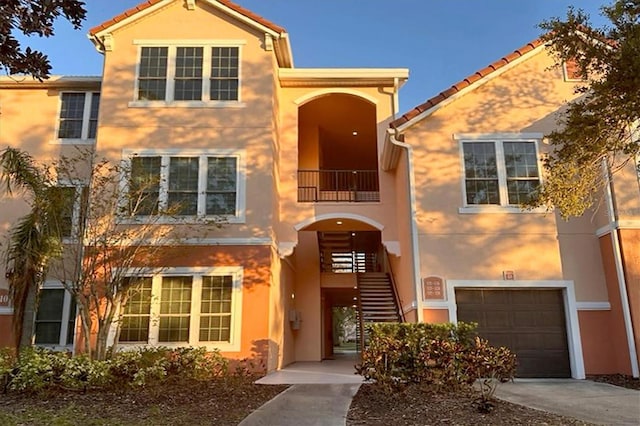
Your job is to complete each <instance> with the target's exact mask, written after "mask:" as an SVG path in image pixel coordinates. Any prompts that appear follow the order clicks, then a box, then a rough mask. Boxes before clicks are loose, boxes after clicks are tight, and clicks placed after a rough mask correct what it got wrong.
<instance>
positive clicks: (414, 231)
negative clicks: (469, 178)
mask: <svg viewBox="0 0 640 426" xmlns="http://www.w3.org/2000/svg"><path fill="white" fill-rule="evenodd" d="M394 102H395V101H394ZM387 132H388V136H389V141H390V142H391V143H392V144H393V145H395V146H397V147H399V148H404V149H406V150H407V168H408V172H409V195H410V200H411V205H410V213H409V215H410V216H411V217H410V218H409V223H410V226H411V252H412V255H413V280H414V284H415V296H416V309H417V317H418V322H424V313H423V310H422V297H421V292H422V291H421V289H420V251H419V246H418V225H417V223H416V191H415V188H416V180H415V174H414V170H413V147H412V146H411V145H409V144H407V143H404V142H402V141H400V140H398V139H397V138H398V137H399V135H398V131H397V130H396V129H393V130H392V129H387Z"/></svg>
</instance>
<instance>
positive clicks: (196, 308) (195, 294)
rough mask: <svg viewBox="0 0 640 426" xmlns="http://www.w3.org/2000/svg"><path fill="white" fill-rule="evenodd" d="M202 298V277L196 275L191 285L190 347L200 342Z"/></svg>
mask: <svg viewBox="0 0 640 426" xmlns="http://www.w3.org/2000/svg"><path fill="white" fill-rule="evenodd" d="M201 298H202V275H194V276H193V281H192V284H191V312H190V314H189V345H197V344H198V341H199V340H200V300H201Z"/></svg>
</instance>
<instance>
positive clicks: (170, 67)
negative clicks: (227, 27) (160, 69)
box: [128, 39, 247, 108]
mask: <svg viewBox="0 0 640 426" xmlns="http://www.w3.org/2000/svg"><path fill="white" fill-rule="evenodd" d="M246 43H247V41H246V40H198V39H193V40H143V39H138V40H133V44H134V45H136V46H138V56H137V61H136V75H135V79H134V88H133V100H132V101H131V102H129V103H128V106H129V107H130V108H166V107H179V108H244V107H245V106H246V104H245V103H244V102H242V47H243V46H244V45H245V44H246ZM143 47H167V48H168V58H167V76H166V79H167V84H166V86H165V100H163V101H161V100H158V101H147V100H140V99H138V88H139V86H138V83H139V75H140V57H141V55H142V48H143ZM178 47H202V48H203V61H202V100H200V101H174V100H173V95H174V83H175V81H174V75H175V59H176V51H177V48H178ZM212 47H237V48H238V99H236V100H230V101H212V100H209V88H210V85H211V81H210V74H211V48H212Z"/></svg>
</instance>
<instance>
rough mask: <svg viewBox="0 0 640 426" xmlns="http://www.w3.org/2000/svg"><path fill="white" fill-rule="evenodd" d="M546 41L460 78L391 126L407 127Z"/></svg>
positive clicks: (526, 46)
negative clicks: (424, 114) (427, 112)
mask: <svg viewBox="0 0 640 426" xmlns="http://www.w3.org/2000/svg"><path fill="white" fill-rule="evenodd" d="M543 44H544V41H543V40H542V39H536V40H533V41H532V42H530V43H527V44H525V45H524V46H522V47H520V48H519V49H516V50H514V51H513V52H512V53H510V54H508V55H506V56H504V57H503V58H501V59H499V60H497V61H495V62H494V63H492V64H491V65H488V66H486V67H484V68H482V69H481V70H478V71H476V72H475V73H473V74H471V75H469V76H467V77H466V78H464V79H462V80H460V81H459V82H457V83H455V84H454V85H453V86H451V87H449V88H448V89H447V90H445V91H443V92H440V93H438V94H437V95H436V96H434V97H432V98H430V99H427V100H426V101H425V102H423V103H422V104H420V105H418V106H417V107H415V108H413V109H412V110H410V111H408V112H407V113H405V114H403V115H402V117H400V118H397V119H395V120H393V121H392V122H391V123H389V127H391V128H392V129H399V128H400V127H406V126H407V125H408V124H410V123H411V122H413V121H417V120H419V119H420V118H421V116H422V114H423V113H424V112H425V111H428V110H431V109H432V108H434V107H436V106H438V105H439V104H441V103H442V102H444V101H445V100H446V99H449V98H451V97H452V96H454V95H455V94H457V93H459V92H460V91H462V90H463V89H466V88H468V87H470V86H471V85H473V84H475V83H478V82H479V81H481V80H483V79H485V78H486V77H487V76H489V75H490V74H493V73H494V72H496V71H497V70H499V69H501V68H503V67H505V66H506V65H508V64H510V63H512V62H513V61H515V60H517V59H519V58H521V57H523V56H525V55H527V54H528V53H530V52H532V51H533V50H535V49H537V48H538V47H540V46H542V45H543Z"/></svg>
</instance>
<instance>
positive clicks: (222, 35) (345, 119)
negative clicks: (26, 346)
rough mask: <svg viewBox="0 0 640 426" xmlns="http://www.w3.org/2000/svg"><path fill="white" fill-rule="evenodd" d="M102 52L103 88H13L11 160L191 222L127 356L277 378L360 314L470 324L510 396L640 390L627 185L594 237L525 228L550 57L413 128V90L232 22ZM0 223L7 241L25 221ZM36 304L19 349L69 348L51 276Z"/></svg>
mask: <svg viewBox="0 0 640 426" xmlns="http://www.w3.org/2000/svg"><path fill="white" fill-rule="evenodd" d="M90 39H91V40H92V41H93V43H94V44H95V45H96V48H97V50H98V51H99V52H100V53H101V54H103V56H104V72H103V74H102V75H101V76H99V77H84V78H79V77H52V78H51V79H49V80H47V81H45V82H42V83H40V82H35V81H31V80H28V79H13V78H8V77H2V78H0V105H1V108H2V115H0V143H1V144H2V145H3V146H6V145H10V146H18V147H20V148H23V149H25V150H27V151H28V152H29V153H31V154H32V155H34V156H35V157H36V158H38V159H42V160H47V159H55V158H58V157H59V156H60V155H68V154H69V153H71V152H74V151H76V150H78V149H82V150H90V151H95V153H96V154H97V155H98V156H99V157H100V158H103V157H104V158H107V159H109V160H110V161H112V162H114V163H117V162H122V164H125V165H127V170H129V171H130V173H131V174H132V175H135V176H143V175H144V176H147V177H149V176H150V177H156V178H157V182H158V184H157V186H156V187H155V189H154V190H153V191H152V192H153V195H154V196H155V197H156V198H157V200H156V201H155V204H154V206H155V207H151V209H154V208H156V209H161V208H164V207H171V206H172V205H178V204H179V205H180V206H181V207H182V209H181V210H180V211H179V212H178V213H177V214H176V215H175V216H174V217H172V218H170V219H169V218H168V219H167V220H165V221H163V223H162V225H163V226H169V227H173V228H174V229H176V232H177V233H179V234H180V235H181V237H180V238H179V239H176V240H175V241H174V243H172V244H168V243H167V244H166V247H163V249H162V252H163V253H162V255H161V256H160V257H159V258H158V260H157V261H156V263H158V264H154V265H149V266H150V267H152V266H153V267H156V269H155V271H156V272H149V273H148V274H147V275H146V276H144V277H143V278H144V283H143V286H144V291H143V294H145V295H146V296H145V297H148V303H144V301H142V300H141V299H140V300H137V303H138V304H137V305H136V306H137V308H136V309H135V310H134V309H133V308H131V307H129V308H125V309H124V311H123V312H122V315H123V319H124V320H122V321H121V328H122V329H121V330H120V334H119V342H117V343H118V346H119V347H122V348H126V347H138V346H141V345H155V344H161V345H163V346H185V345H193V346H206V347H208V348H218V349H220V350H221V351H222V352H223V353H224V354H225V355H226V356H229V357H232V358H245V357H255V358H257V359H260V360H261V361H263V362H264V365H265V367H266V368H267V369H268V370H276V369H278V368H281V367H283V366H285V365H287V364H290V363H292V362H295V361H320V360H322V359H325V358H330V357H331V356H332V354H333V348H334V344H335V343H336V337H335V336H334V335H333V331H332V312H333V309H334V308H336V307H354V308H355V309H356V311H357V312H358V324H359V327H360V326H361V325H362V324H363V323H364V322H367V321H401V320H403V321H410V322H416V321H424V322H443V321H458V320H464V321H476V322H478V323H479V324H480V332H481V334H483V335H485V336H487V337H488V338H489V339H490V341H492V342H493V343H494V344H504V345H508V346H510V347H512V348H513V349H514V350H515V351H516V353H517V354H518V356H519V360H520V367H519V368H520V369H519V374H520V375H521V376H530V377H575V378H584V377H585V374H590V373H592V374H601V373H624V374H633V375H635V376H637V375H638V352H637V346H638V345H640V340H639V337H638V336H639V335H638V330H640V302H639V300H640V258H639V255H640V254H639V253H640V194H639V193H638V176H637V172H636V171H635V170H634V168H633V167H632V166H631V165H630V166H629V168H628V170H624V171H623V172H621V173H619V174H617V175H616V176H615V177H614V181H613V182H612V185H611V187H610V188H609V189H610V190H608V191H607V193H606V194H603V197H602V200H603V203H602V205H601V206H600V207H599V208H598V209H597V210H595V211H593V212H592V213H591V214H589V215H585V217H582V218H578V219H572V220H570V221H568V222H566V221H563V220H562V219H560V217H559V215H557V214H556V213H554V212H545V211H536V210H534V211H522V210H521V209H520V208H519V207H518V205H519V204H520V202H521V201H523V199H524V196H525V195H526V193H527V192H528V191H530V190H531V189H532V188H534V187H535V186H536V185H538V184H539V182H540V180H541V179H544V177H543V176H541V163H540V158H541V155H543V154H544V152H545V150H547V149H548V147H547V145H546V144H545V139H544V135H545V134H547V133H549V132H550V131H551V130H553V128H554V126H555V125H556V124H555V123H556V118H557V116H558V113H559V112H561V111H562V108H563V106H565V105H566V102H567V101H568V100H569V101H570V100H571V99H573V98H574V97H575V96H576V95H575V94H574V87H575V84H577V82H576V81H575V80H574V79H572V78H569V77H571V76H570V75H568V73H567V71H566V69H563V68H555V69H550V66H551V65H553V60H552V58H551V56H550V55H549V54H548V52H547V50H546V48H545V46H544V45H542V44H541V43H540V42H539V41H535V42H532V43H531V44H529V45H527V46H524V47H522V48H521V49H518V50H517V51H515V52H513V53H512V54H510V55H507V56H505V58H502V59H501V60H500V61H497V62H496V63H494V64H492V65H491V66H489V67H487V68H485V69H483V70H480V71H478V72H476V73H475V74H472V75H470V76H469V77H468V78H467V79H465V80H463V81H461V82H459V83H457V84H455V85H454V86H452V87H451V88H449V89H448V90H446V91H444V92H442V93H440V94H439V95H438V96H436V97H434V98H431V99H429V100H428V101H427V102H425V103H424V104H422V105H419V106H417V107H416V108H415V109H414V110H412V111H409V112H408V113H406V114H404V115H401V114H400V112H399V111H398V96H399V93H398V92H399V89H400V88H401V86H402V85H403V83H404V82H405V81H406V80H407V78H408V74H409V72H408V70H407V69H402V68H397V69H369V68H362V69H308V68H296V67H294V64H293V58H292V54H291V48H290V44H289V37H288V34H287V32H286V30H285V29H284V28H282V27H280V26H278V25H275V24H273V23H271V22H269V21H268V20H266V19H264V18H262V17H260V16H257V15H255V14H253V13H251V12H250V11H248V10H246V9H244V8H242V7H241V6H239V5H237V4H235V3H232V2H230V1H227V0H197V1H196V0H188V1H178V0H149V1H147V2H145V3H142V4H141V5H139V6H138V7H137V8H135V9H132V10H129V11H126V12H124V13H123V14H121V15H119V16H117V17H114V18H113V19H112V20H110V21H108V22H105V23H103V24H102V25H99V26H98V27H95V28H93V29H91V31H90ZM123 180H124V181H126V180H127V179H126V178H123ZM78 185H80V186H82V185H83V184H82V183H80V184H78ZM122 190H123V191H125V192H126V191H127V187H126V185H124V186H123V189H122ZM2 203H3V204H4V208H3V211H2V216H0V223H1V225H2V229H3V230H4V231H7V230H8V229H9V228H10V226H11V224H12V223H13V222H14V221H15V220H16V218H17V217H19V216H20V215H21V214H23V213H24V212H25V209H26V205H25V204H24V202H22V201H20V200H17V199H6V198H5V199H3V200H2ZM147 214H151V213H150V211H148V212H147ZM139 216H140V217H139V218H138V219H139V220H144V216H145V211H141V212H140V213H139ZM221 218H222V220H223V222H224V224H223V225H222V226H218V225H217V224H216V223H212V222H219V220H220V219H221ZM123 226H135V221H134V222H131V223H124V224H123ZM151 269H153V268H151ZM1 276H2V277H4V274H2V275H1ZM7 286H8V284H7V283H6V282H5V281H4V278H1V279H0V289H6V288H7ZM42 291H43V293H42V294H43V297H42V299H41V306H42V304H43V303H44V304H45V305H46V306H49V308H48V309H47V310H46V312H33V309H32V310H31V311H29V312H27V315H28V318H27V319H26V320H25V324H27V323H28V324H27V325H28V326H27V327H25V336H23V342H25V343H35V344H42V345H45V346H50V347H55V348H67V349H71V348H73V347H74V342H75V343H76V344H77V338H78V334H79V333H78V327H77V323H76V322H74V318H75V314H74V309H73V301H72V300H71V298H70V297H69V296H68V294H65V291H64V290H63V289H62V287H61V285H60V283H59V282H56V279H55V277H50V279H48V280H47V283H46V285H45V287H44V288H43V289H42ZM2 295H3V293H2V292H0V302H3V299H1V297H2ZM11 315H12V310H11V306H10V303H8V302H3V304H2V305H0V330H2V331H3V333H1V336H2V337H1V339H3V340H0V343H1V344H9V343H10V342H11V339H10V334H9V333H10V329H11V327H10V321H11ZM358 334H359V335H361V333H358ZM115 336H116V334H115V333H113V335H112V337H111V338H112V339H116V337H115ZM111 343H115V342H113V341H112V342H111Z"/></svg>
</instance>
